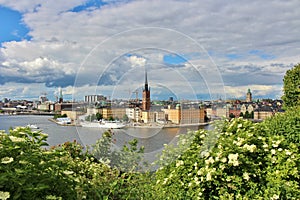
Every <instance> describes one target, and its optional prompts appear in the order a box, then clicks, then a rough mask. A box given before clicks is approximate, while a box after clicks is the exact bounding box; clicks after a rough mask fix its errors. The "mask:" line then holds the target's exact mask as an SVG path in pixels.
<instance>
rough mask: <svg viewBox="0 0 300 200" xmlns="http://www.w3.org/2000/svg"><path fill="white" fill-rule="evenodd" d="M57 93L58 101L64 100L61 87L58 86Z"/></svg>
mask: <svg viewBox="0 0 300 200" xmlns="http://www.w3.org/2000/svg"><path fill="white" fill-rule="evenodd" d="M58 93H59V101H58V102H59V103H62V102H63V101H64V100H63V95H62V89H61V87H59V88H58Z"/></svg>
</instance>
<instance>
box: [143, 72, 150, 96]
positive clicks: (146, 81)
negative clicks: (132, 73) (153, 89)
mask: <svg viewBox="0 0 300 200" xmlns="http://www.w3.org/2000/svg"><path fill="white" fill-rule="evenodd" d="M144 90H145V91H148V90H149V88H148V78H147V70H146V68H145V88H144Z"/></svg>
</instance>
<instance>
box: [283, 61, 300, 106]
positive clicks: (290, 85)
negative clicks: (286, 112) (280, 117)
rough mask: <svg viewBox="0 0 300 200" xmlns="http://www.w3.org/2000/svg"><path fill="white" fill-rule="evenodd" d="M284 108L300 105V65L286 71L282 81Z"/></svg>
mask: <svg viewBox="0 0 300 200" xmlns="http://www.w3.org/2000/svg"><path fill="white" fill-rule="evenodd" d="M283 92H284V95H283V96H282V100H283V101H284V105H283V106H284V108H285V109H287V108H290V107H294V106H297V105H300V64H297V65H295V66H294V68H292V69H290V70H288V71H287V72H286V74H285V76H284V79H283Z"/></svg>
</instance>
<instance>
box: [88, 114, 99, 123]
mask: <svg viewBox="0 0 300 200" xmlns="http://www.w3.org/2000/svg"><path fill="white" fill-rule="evenodd" d="M96 119H97V117H96V115H95V114H92V115H88V116H87V117H85V121H89V122H92V121H95V120H96Z"/></svg>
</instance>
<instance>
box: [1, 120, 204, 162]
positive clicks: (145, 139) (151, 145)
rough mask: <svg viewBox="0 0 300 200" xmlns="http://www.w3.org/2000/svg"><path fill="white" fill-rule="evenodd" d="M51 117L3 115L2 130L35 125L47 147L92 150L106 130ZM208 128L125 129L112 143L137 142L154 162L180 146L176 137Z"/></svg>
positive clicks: (118, 144)
mask: <svg viewBox="0 0 300 200" xmlns="http://www.w3.org/2000/svg"><path fill="white" fill-rule="evenodd" d="M51 117H52V116H36V115H0V130H6V132H8V130H9V128H10V127H16V126H26V125H27V124H36V125H37V126H38V127H39V128H40V130H42V131H43V132H44V133H47V134H48V135H49V137H48V140H47V142H48V144H49V145H50V146H54V145H58V144H62V143H64V142H66V141H74V140H76V141H77V142H79V143H80V144H82V145H83V146H87V145H88V146H91V145H93V144H95V143H96V141H97V140H98V139H99V138H101V136H102V133H103V132H104V131H105V129H100V128H87V127H75V126H60V125H57V124H55V123H53V122H51V121H49V118H51ZM201 128H205V129H206V128H207V126H199V127H189V128H186V127H180V128H179V127H176V128H124V129H114V130H113V140H114V147H115V148H122V147H123V145H124V144H126V143H127V142H128V141H130V140H132V139H134V138H136V139H137V140H138V144H139V146H144V147H145V158H146V160H147V161H148V162H152V161H154V160H155V159H156V158H157V154H160V153H161V151H162V150H163V147H164V144H171V143H176V142H177V137H176V136H177V135H180V134H185V133H186V132H187V131H188V130H198V129H201Z"/></svg>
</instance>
